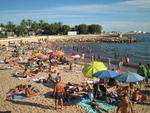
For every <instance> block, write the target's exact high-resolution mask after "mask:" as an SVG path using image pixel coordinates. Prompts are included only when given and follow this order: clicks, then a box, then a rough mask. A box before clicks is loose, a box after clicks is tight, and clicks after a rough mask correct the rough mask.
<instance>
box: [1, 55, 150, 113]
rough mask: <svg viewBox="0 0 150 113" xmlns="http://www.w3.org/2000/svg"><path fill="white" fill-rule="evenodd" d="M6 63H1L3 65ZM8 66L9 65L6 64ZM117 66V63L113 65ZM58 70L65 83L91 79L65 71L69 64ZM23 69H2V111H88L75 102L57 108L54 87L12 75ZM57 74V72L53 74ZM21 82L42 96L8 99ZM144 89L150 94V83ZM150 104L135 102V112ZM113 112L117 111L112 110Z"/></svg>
mask: <svg viewBox="0 0 150 113" xmlns="http://www.w3.org/2000/svg"><path fill="white" fill-rule="evenodd" d="M4 56H9V54H7V53H1V54H0V60H1V59H4ZM3 65H6V64H0V66H3ZM6 66H7V65H6ZM83 66H84V65H81V64H75V67H76V70H82V68H83ZM112 66H115V65H112ZM56 68H57V70H59V72H60V76H61V77H62V80H63V82H64V84H66V83H68V82H72V83H81V82H84V81H87V80H89V78H85V77H84V76H83V74H82V73H75V72H65V68H69V66H68V65H58V66H57V67H56ZM122 70H123V71H136V70H135V69H131V68H125V67H124V68H123V69H122ZM18 71H21V72H22V71H23V70H21V69H20V68H14V69H12V70H0V113H3V112H5V111H11V113H60V112H61V113H88V111H86V110H85V109H84V108H82V107H80V106H78V105H76V104H75V103H71V104H67V105H64V108H63V110H60V109H59V110H58V111H56V110H55V108H54V107H55V103H54V99H53V98H51V97H50V94H51V93H52V91H53V88H52V87H47V86H44V85H43V84H39V83H36V82H33V81H32V78H27V79H22V80H19V79H17V78H15V77H12V76H11V74H12V73H15V72H18ZM43 76H45V77H48V73H45V72H40V73H39V74H38V77H43ZM52 76H53V77H54V76H56V75H55V74H54V75H52ZM19 84H31V85H32V86H33V87H36V88H38V89H39V90H40V94H41V96H37V97H33V98H31V99H29V100H25V101H20V102H19V101H17V102H10V101H7V100H6V94H7V92H8V91H9V90H10V89H13V88H15V87H16V86H17V85H19ZM142 89H143V90H147V91H148V94H149V96H150V85H149V87H144V86H143V87H142ZM149 110H150V105H140V104H134V111H135V112H134V113H150V111H149ZM112 113H115V112H114V111H112Z"/></svg>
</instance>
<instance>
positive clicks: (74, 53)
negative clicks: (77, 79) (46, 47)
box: [71, 52, 79, 56]
mask: <svg viewBox="0 0 150 113" xmlns="http://www.w3.org/2000/svg"><path fill="white" fill-rule="evenodd" d="M76 55H79V54H78V53H76V52H73V53H71V56H76Z"/></svg>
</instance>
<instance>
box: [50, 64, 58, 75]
mask: <svg viewBox="0 0 150 113" xmlns="http://www.w3.org/2000/svg"><path fill="white" fill-rule="evenodd" d="M49 71H50V73H56V72H57V70H56V69H55V67H54V65H51V64H50V65H49Z"/></svg>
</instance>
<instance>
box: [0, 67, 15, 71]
mask: <svg viewBox="0 0 150 113" xmlns="http://www.w3.org/2000/svg"><path fill="white" fill-rule="evenodd" d="M10 69H13V68H11V67H4V68H0V70H10Z"/></svg>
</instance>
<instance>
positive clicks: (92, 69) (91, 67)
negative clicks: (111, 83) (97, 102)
mask: <svg viewBox="0 0 150 113" xmlns="http://www.w3.org/2000/svg"><path fill="white" fill-rule="evenodd" d="M103 70H107V67H106V66H105V65H104V63H103V62H91V63H88V64H86V65H85V66H84V68H83V69H82V73H83V75H84V76H85V77H88V78H93V76H92V74H94V73H96V72H98V71H103Z"/></svg>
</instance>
